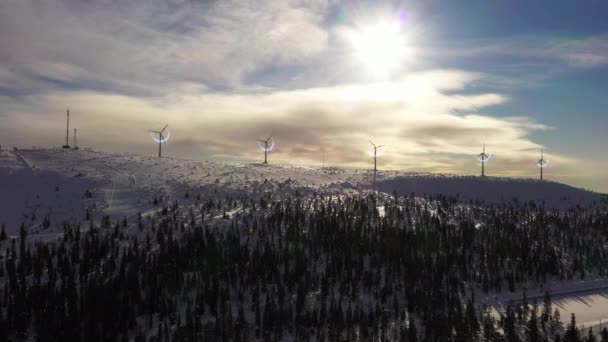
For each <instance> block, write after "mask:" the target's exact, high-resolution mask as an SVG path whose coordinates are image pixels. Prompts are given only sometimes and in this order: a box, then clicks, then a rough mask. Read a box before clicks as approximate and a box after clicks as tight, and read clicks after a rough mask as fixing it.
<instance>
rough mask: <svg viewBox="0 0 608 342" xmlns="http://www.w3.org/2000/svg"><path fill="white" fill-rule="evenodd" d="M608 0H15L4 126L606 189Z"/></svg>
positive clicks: (3, 77)
mask: <svg viewBox="0 0 608 342" xmlns="http://www.w3.org/2000/svg"><path fill="white" fill-rule="evenodd" d="M606 13H608V3H607V2H606V1H601V0H585V1H560V0H551V1H544V0H543V1H541V0H538V1H519V0H504V1H501V0H493V1H487V0H483V1H476V0H466V1H465V0H451V1H438V0H428V1H385V2H382V1H321V0H312V1H276V0H251V1H249V0H239V1H236V0H234V1H233V0H222V1H194V0H146V1H126V0H89V1H82V0H3V1H1V2H0V144H2V146H3V147H6V146H18V147H20V148H29V147H32V146H37V147H52V146H61V145H62V144H63V143H64V141H65V140H64V139H65V112H66V110H67V109H68V108H69V110H70V113H71V126H72V127H74V128H77V129H78V141H79V145H80V146H82V147H90V148H93V149H96V150H101V151H108V152H118V153H121V152H124V153H138V154H144V155H154V154H155V153H157V147H156V146H155V143H154V141H153V140H152V139H151V137H150V136H149V135H148V132H147V130H148V129H160V128H162V127H163V126H164V125H165V124H168V125H169V128H168V129H169V130H170V131H171V139H170V140H169V142H168V143H167V144H166V146H164V149H163V151H164V153H165V155H166V156H171V157H177V158H190V159H197V160H217V161H226V162H257V161H260V160H261V158H263V152H262V151H260V150H259V148H258V146H257V144H256V141H255V139H258V138H265V137H266V136H269V135H272V136H274V137H275V139H276V149H275V150H274V151H273V152H272V153H271V155H270V157H269V158H270V161H271V162H287V163H296V164H307V165H320V164H321V160H322V155H323V151H324V154H325V161H326V165H334V166H342V167H361V168H369V167H371V166H372V158H370V156H369V155H368V152H369V148H370V144H369V142H368V139H371V140H373V141H374V142H375V143H377V144H384V145H386V147H385V148H384V155H383V156H382V157H381V158H379V161H378V165H379V168H380V169H391V170H404V171H421V172H437V173H450V174H467V175H472V174H479V172H480V165H479V162H478V161H477V160H476V159H475V157H474V156H475V155H476V154H478V153H480V152H481V150H482V146H483V144H486V146H487V151H488V152H489V153H491V154H492V155H493V158H492V159H491V161H490V162H489V163H488V164H487V168H486V170H487V173H488V174H489V175H495V176H509V177H538V174H539V170H538V168H537V167H536V161H537V160H538V159H539V154H540V150H541V149H544V151H545V157H546V159H547V160H549V163H550V164H549V166H548V168H547V169H546V170H545V175H546V178H547V179H550V180H555V181H559V182H563V183H567V184H571V185H574V186H577V187H582V188H587V189H592V190H595V191H601V192H606V193H608V173H606V172H605V171H604V170H606V169H607V168H608V156H607V155H606V153H605V148H606V147H607V143H608V139H607V137H606V130H607V128H608V111H607V109H606V108H608V96H606V90H607V89H608V77H607V76H608V20H606V18H605V14H606Z"/></svg>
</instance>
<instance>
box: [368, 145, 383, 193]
mask: <svg viewBox="0 0 608 342" xmlns="http://www.w3.org/2000/svg"><path fill="white" fill-rule="evenodd" d="M369 143H370V144H372V146H373V147H374V152H373V153H371V152H370V154H371V156H372V157H374V180H373V183H372V190H373V191H376V173H377V172H378V167H377V166H378V157H380V156H381V155H382V154H378V149H379V148H380V147H384V145H380V146H376V144H374V142H373V141H371V140H370V141H369Z"/></svg>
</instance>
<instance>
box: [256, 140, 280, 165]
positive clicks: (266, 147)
mask: <svg viewBox="0 0 608 342" xmlns="http://www.w3.org/2000/svg"><path fill="white" fill-rule="evenodd" d="M256 140H257V141H258V146H260V148H261V149H262V151H264V164H268V152H272V150H274V147H275V145H276V144H275V141H274V138H273V137H272V136H270V137H268V139H266V140H261V139H256Z"/></svg>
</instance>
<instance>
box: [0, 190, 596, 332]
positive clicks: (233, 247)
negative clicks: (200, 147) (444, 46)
mask: <svg viewBox="0 0 608 342" xmlns="http://www.w3.org/2000/svg"><path fill="white" fill-rule="evenodd" d="M157 204H158V205H159V206H160V208H159V210H158V212H157V213H156V214H154V215H148V216H142V215H138V216H137V217H135V218H133V219H126V218H124V219H121V220H119V221H116V222H112V220H111V219H110V218H109V217H104V218H103V219H102V220H101V221H100V223H99V224H96V223H94V222H93V221H92V220H91V221H89V223H88V226H87V227H82V226H75V225H71V224H69V223H64V225H63V227H62V229H63V234H61V236H60V238H59V239H58V240H57V241H53V242H45V243H42V242H31V241H29V238H28V232H27V228H26V227H25V226H22V227H21V229H20V237H19V238H16V239H12V240H11V241H7V242H5V243H4V246H7V248H6V250H5V253H4V256H3V257H2V259H1V260H0V261H1V262H0V340H2V339H4V340H15V341H19V340H25V339H27V338H31V337H33V336H35V338H36V339H37V340H41V341H53V340H60V341H73V340H82V341H121V340H124V341H127V340H135V341H201V340H207V341H280V340H282V339H283V338H285V337H289V338H292V339H294V340H296V341H408V342H414V341H509V342H511V341H581V342H582V341H596V340H597V341H599V340H601V341H602V342H606V341H608V336H607V335H608V332H606V331H602V332H598V333H600V335H598V337H597V338H598V339H596V337H595V336H594V335H593V333H591V335H589V336H585V337H583V336H581V333H580V331H578V329H577V328H576V324H574V325H573V324H572V323H571V324H570V325H569V326H567V327H563V326H562V325H561V323H560V322H559V321H560V320H559V311H556V312H554V311H552V308H551V305H550V295H549V294H547V296H546V297H545V301H544V305H542V309H541V308H539V306H538V305H537V304H530V305H528V304H529V303H527V302H526V301H525V300H523V301H522V303H520V304H518V305H513V304H511V305H509V306H507V308H506V310H505V311H504V312H500V313H498V314H496V313H492V311H491V310H489V309H488V308H486V307H484V306H483V305H481V303H478V301H477V299H476V295H478V294H479V293H484V292H485V293H487V292H489V291H516V290H519V289H521V288H522V287H524V286H528V285H529V284H530V283H535V284H538V285H541V284H544V283H546V282H547V281H549V280H552V279H585V278H586V277H587V276H588V275H590V274H592V275H594V276H607V275H608V263H607V262H606V260H608V251H607V250H606V248H605V247H604V246H605V245H606V244H607V243H608V241H607V240H608V232H607V230H606V227H608V214H607V213H606V212H603V211H600V210H599V209H593V210H592V209H582V208H576V209H572V210H569V211H552V210H545V209H543V208H541V207H539V206H537V205H534V204H523V205H519V204H515V203H510V204H502V205H485V204H482V203H464V202H461V201H459V200H458V199H456V198H448V197H443V196H441V197H433V198H429V199H426V200H423V199H420V198H416V197H414V196H407V197H400V196H389V195H349V196H344V195H340V196H331V195H330V196H327V195H323V196H321V195H317V194H314V195H311V196H305V197H303V196H283V197H277V198H272V197H271V196H264V197H261V198H257V199H250V198H247V197H241V198H230V197H226V198H224V199H207V200H199V199H197V201H196V203H195V205H194V206H191V207H188V208H185V207H182V206H180V205H178V203H177V202H175V203H173V204H172V205H167V204H166V203H162V201H161V202H160V203H159V202H157ZM572 319H573V320H575V317H574V316H573V317H572Z"/></svg>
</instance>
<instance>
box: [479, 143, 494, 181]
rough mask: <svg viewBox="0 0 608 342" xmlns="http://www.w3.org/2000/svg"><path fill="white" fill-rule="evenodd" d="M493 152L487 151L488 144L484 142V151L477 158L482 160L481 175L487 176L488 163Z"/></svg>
mask: <svg viewBox="0 0 608 342" xmlns="http://www.w3.org/2000/svg"><path fill="white" fill-rule="evenodd" d="M491 158H492V154H488V153H486V144H483V152H481V153H480V154H478V155H477V160H479V161H480V162H481V177H485V176H486V163H487V162H488V161H490V159H491Z"/></svg>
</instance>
